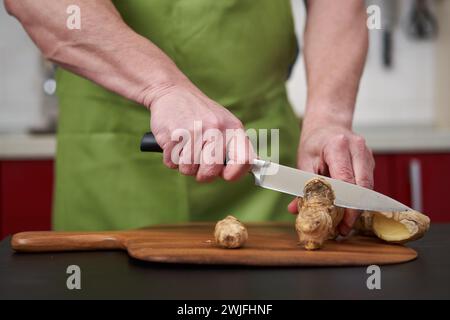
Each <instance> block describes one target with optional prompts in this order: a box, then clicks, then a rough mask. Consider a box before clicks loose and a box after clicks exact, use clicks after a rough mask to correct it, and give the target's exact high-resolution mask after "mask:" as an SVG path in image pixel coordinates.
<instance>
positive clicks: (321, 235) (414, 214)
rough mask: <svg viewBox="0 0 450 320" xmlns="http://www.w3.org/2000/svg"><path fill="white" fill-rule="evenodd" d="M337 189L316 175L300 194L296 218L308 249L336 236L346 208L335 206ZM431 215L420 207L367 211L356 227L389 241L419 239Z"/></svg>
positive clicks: (366, 233)
mask: <svg viewBox="0 0 450 320" xmlns="http://www.w3.org/2000/svg"><path fill="white" fill-rule="evenodd" d="M334 199H335V196H334V192H333V189H332V188H331V186H330V185H329V184H328V183H327V182H326V181H325V180H323V179H320V178H313V179H311V180H310V181H308V182H307V183H306V185H305V187H304V197H303V199H302V198H298V216H297V219H296V221H295V229H296V230H297V233H298V236H299V239H300V243H301V245H303V246H304V247H305V249H307V250H314V249H319V248H321V247H322V245H323V243H324V242H325V241H326V240H329V239H334V238H336V236H337V233H338V232H337V225H338V224H339V223H340V222H341V220H342V218H343V215H344V209H343V208H339V207H336V206H334V204H333V203H334ZM429 227H430V218H428V217H427V216H426V215H424V214H422V213H420V212H418V211H413V210H411V211H403V212H376V211H364V212H363V213H362V214H361V215H360V217H359V218H358V220H357V221H356V224H355V229H356V230H357V231H358V232H359V233H361V234H364V235H368V236H376V237H378V238H380V239H382V240H384V241H387V242H390V243H405V242H408V241H413V240H417V239H419V238H421V237H423V235H424V234H425V233H426V232H427V231H428V229H429Z"/></svg>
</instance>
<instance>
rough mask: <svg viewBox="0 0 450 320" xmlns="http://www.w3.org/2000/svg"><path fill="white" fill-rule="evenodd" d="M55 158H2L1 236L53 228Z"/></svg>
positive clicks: (0, 169)
mask: <svg viewBox="0 0 450 320" xmlns="http://www.w3.org/2000/svg"><path fill="white" fill-rule="evenodd" d="M52 196H53V160H33V161H6V160H2V161H0V237H1V238H3V237H5V236H7V235H9V234H13V233H15V232H19V231H28V230H50V228H51V212H52Z"/></svg>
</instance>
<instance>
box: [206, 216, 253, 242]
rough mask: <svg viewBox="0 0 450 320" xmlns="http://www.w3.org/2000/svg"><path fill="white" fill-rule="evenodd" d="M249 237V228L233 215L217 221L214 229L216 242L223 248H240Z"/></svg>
mask: <svg viewBox="0 0 450 320" xmlns="http://www.w3.org/2000/svg"><path fill="white" fill-rule="evenodd" d="M247 238H248V233H247V229H246V228H245V226H244V225H243V224H242V222H240V221H239V220H238V219H236V218H235V217H233V216H227V217H226V218H225V219H223V220H220V221H219V222H217V224H216V227H215V229H214V239H215V241H216V244H218V245H219V246H221V247H223V248H240V247H242V246H243V245H244V244H245V242H246V241H247Z"/></svg>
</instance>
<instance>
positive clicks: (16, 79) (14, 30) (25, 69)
mask: <svg viewBox="0 0 450 320" xmlns="http://www.w3.org/2000/svg"><path fill="white" fill-rule="evenodd" d="M41 85H42V76H41V70H40V56H39V51H38V50H37V49H36V46H35V45H34V44H33V42H32V41H31V40H30V39H29V37H28V36H27V34H26V33H25V31H24V30H23V28H22V27H21V26H20V24H19V23H18V21H17V20H16V19H15V18H13V17H11V16H9V15H8V14H7V12H6V11H5V8H4V4H3V1H0V132H4V131H8V132H11V131H12V132H19V131H24V130H26V129H27V128H29V127H30V126H33V125H35V124H37V123H39V122H40V121H41V109H40V106H41V97H42V89H41Z"/></svg>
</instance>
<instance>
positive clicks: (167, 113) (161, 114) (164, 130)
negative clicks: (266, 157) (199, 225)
mask: <svg viewBox="0 0 450 320" xmlns="http://www.w3.org/2000/svg"><path fill="white" fill-rule="evenodd" d="M150 111H151V129H152V132H153V134H154V135H155V138H156V141H157V142H158V144H159V145H160V146H161V148H162V149H163V153H164V160H163V161H164V164H165V165H166V166H167V167H169V168H172V169H178V170H179V171H180V172H181V173H182V174H184V175H189V176H196V179H197V181H199V182H209V181H212V180H214V179H215V178H216V177H218V176H222V177H223V179H225V180H227V181H233V180H237V179H239V178H240V177H241V176H243V175H244V174H246V173H247V171H248V170H249V168H250V161H251V160H252V159H253V157H254V153H253V149H252V147H251V143H250V141H249V139H248V138H247V137H246V136H245V131H244V127H243V125H242V123H241V121H240V120H239V119H238V118H236V117H235V116H234V115H233V114H232V113H231V112H230V111H228V110H227V109H226V108H224V107H223V106H221V105H219V104H217V103H216V102H214V101H212V100H211V99H209V98H208V97H207V96H206V95H205V94H203V93H202V92H201V91H200V90H199V89H198V88H196V87H195V86H194V85H193V84H192V83H190V82H189V81H188V80H187V81H184V82H183V83H181V84H177V85H173V86H168V87H166V88H164V89H161V90H159V91H158V93H157V94H155V95H154V97H153V98H152V101H151V103H150ZM194 122H197V123H198V122H200V123H201V132H198V128H197V127H195V126H194ZM179 129H184V130H185V132H189V137H190V139H191V140H190V142H189V143H186V144H185V145H184V146H183V147H181V146H180V145H179V141H173V140H172V133H173V132H174V131H175V130H179ZM211 129H216V130H219V131H220V133H221V135H222V137H223V140H222V141H214V140H215V139H207V138H206V137H205V136H204V133H205V132H206V131H207V130H211ZM227 129H235V130H236V129H237V130H236V131H234V132H236V133H237V136H234V137H232V138H231V139H230V137H227V138H228V139H226V138H225V137H226V130H227ZM194 131H197V132H195V133H194ZM216 132H217V131H216ZM201 136H202V137H201ZM194 137H196V138H195V139H197V141H194ZM200 137H201V138H200ZM199 139H201V140H199ZM242 139H243V140H242ZM231 140H234V141H231ZM236 141H245V143H234V142H236ZM194 143H197V146H199V147H197V148H195V147H194ZM217 143H219V144H220V145H216V146H214V145H212V144H217ZM214 147H218V148H221V149H222V155H223V157H221V159H218V161H217V157H216V158H215V159H212V158H211V150H213V148H214ZM174 148H177V149H174ZM226 149H227V150H226ZM225 150H226V151H225ZM178 156H179V157H178ZM225 158H227V160H228V161H227V165H226V166H225V165H224V164H223V163H224V160H225ZM198 160H199V161H198Z"/></svg>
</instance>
